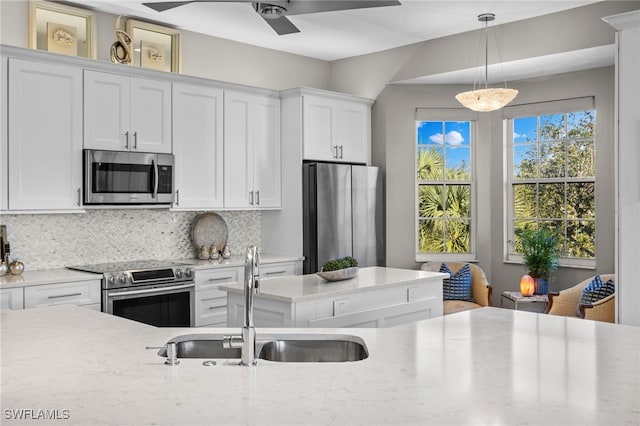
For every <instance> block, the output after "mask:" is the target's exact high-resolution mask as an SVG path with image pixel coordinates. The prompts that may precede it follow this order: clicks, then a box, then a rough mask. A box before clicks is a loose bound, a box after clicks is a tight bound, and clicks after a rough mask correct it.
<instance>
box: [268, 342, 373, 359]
mask: <svg viewBox="0 0 640 426" xmlns="http://www.w3.org/2000/svg"><path fill="white" fill-rule="evenodd" d="M368 356H369V353H368V351H367V348H366V346H365V345H364V342H362V343H359V342H356V341H353V340H346V339H331V340H275V341H272V342H268V343H265V344H264V345H263V346H262V349H261V350H260V354H259V355H258V358H260V359H265V360H268V361H276V362H348V361H361V360H363V359H366V358H367V357H368Z"/></svg>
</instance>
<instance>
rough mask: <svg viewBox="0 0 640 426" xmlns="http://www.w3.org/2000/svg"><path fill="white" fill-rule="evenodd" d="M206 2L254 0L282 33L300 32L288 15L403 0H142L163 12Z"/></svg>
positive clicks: (395, 2) (268, 19) (274, 27)
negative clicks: (267, 0)
mask: <svg viewBox="0 0 640 426" xmlns="http://www.w3.org/2000/svg"><path fill="white" fill-rule="evenodd" d="M205 2H235V3H240V2H242V3H251V4H252V5H253V8H254V10H255V11H256V12H258V14H259V15H260V16H262V18H263V19H264V20H265V21H267V24H269V25H270V26H271V28H273V29H274V30H275V32H277V33H278V34H279V35H284V34H292V33H298V32H300V30H299V29H298V28H296V26H295V25H293V23H292V22H291V21H289V19H287V16H288V15H302V14H305V13H319V12H331V11H335V10H348V9H364V8H370V7H380V6H398V5H400V2H399V1H397V0H389V1H387V0H271V1H269V2H255V1H251V0H192V1H169V2H152V3H142V4H144V5H145V6H147V7H150V8H151V9H153V10H155V11H157V12H164V11H165V10H169V9H173V8H175V7H178V6H184V5H186V4H189V3H205Z"/></svg>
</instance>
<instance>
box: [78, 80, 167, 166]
mask: <svg viewBox="0 0 640 426" xmlns="http://www.w3.org/2000/svg"><path fill="white" fill-rule="evenodd" d="M84 147H85V148H91V149H104V150H114V151H140V152H156V153H167V154H168V153H171V150H172V147H171V82H169V81H161V80H153V79H147V78H141V77H129V76H126V75H119V74H111V73H105V72H99V71H91V70H85V71H84Z"/></svg>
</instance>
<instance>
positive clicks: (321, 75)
mask: <svg viewBox="0 0 640 426" xmlns="http://www.w3.org/2000/svg"><path fill="white" fill-rule="evenodd" d="M115 20H116V16H115V15H111V14H107V13H102V12H98V13H97V17H96V27H97V31H96V33H97V35H96V38H97V59H98V60H102V61H110V48H111V44H112V43H113V42H114V41H115V37H114V24H115ZM28 22H29V2H28V1H26V0H19V1H15V0H8V1H7V0H2V1H1V2H0V24H1V28H0V43H2V44H7V45H11V46H17V47H28V44H29V41H28V40H29V38H28ZM123 25H124V23H123ZM181 40H182V41H181V45H182V46H181V50H182V55H181V56H182V74H187V75H194V76H198V77H204V78H210V79H213V80H221V81H227V82H231V83H239V84H245V85H249V86H256V87H263V88H267V89H276V90H281V89H289V88H292V87H299V86H307V87H316V88H320V89H329V88H330V87H329V85H330V64H329V62H326V61H321V60H318V59H312V58H307V57H304V56H299V55H293V54H289V53H283V52H278V51H275V50H269V49H263V48H260V47H255V46H251V45H248V44H243V43H237V42H234V41H230V40H225V39H222V38H217V37H210V36H204V35H202V34H197V33H193V32H189V31H182V37H181Z"/></svg>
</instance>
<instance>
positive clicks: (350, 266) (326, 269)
mask: <svg viewBox="0 0 640 426" xmlns="http://www.w3.org/2000/svg"><path fill="white" fill-rule="evenodd" d="M317 275H318V276H319V277H320V278H322V279H324V280H327V281H342V280H348V279H350V278H354V277H355V276H357V275H358V261H357V260H356V259H354V258H353V257H350V256H347V257H343V258H341V259H334V260H330V261H328V262H327V263H325V264H324V265H322V269H321V271H320V272H318V273H317Z"/></svg>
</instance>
